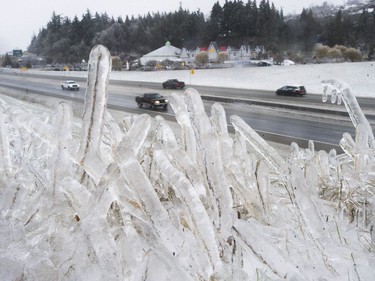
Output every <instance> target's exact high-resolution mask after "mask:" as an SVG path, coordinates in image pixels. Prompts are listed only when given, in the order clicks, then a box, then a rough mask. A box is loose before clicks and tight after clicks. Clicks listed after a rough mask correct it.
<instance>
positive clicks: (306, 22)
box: [28, 0, 375, 63]
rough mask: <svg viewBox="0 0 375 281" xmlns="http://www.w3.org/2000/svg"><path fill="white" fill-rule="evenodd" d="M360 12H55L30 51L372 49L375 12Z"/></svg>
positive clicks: (223, 8)
mask: <svg viewBox="0 0 375 281" xmlns="http://www.w3.org/2000/svg"><path fill="white" fill-rule="evenodd" d="M368 10H369V9H363V11H362V12H360V13H356V14H349V13H345V12H344V11H342V10H338V11H336V12H334V13H328V14H327V15H325V16H322V15H315V14H314V13H313V10H312V9H303V10H302V12H301V14H300V15H296V16H294V17H288V18H286V17H285V16H284V14H283V11H282V10H278V9H276V8H275V6H274V4H273V3H271V4H270V2H269V1H268V0H261V1H260V2H259V4H257V1H256V0H253V1H252V0H248V1H247V2H246V3H244V2H243V1H237V0H234V1H226V2H225V3H224V4H223V5H220V4H219V2H217V3H215V4H214V5H213V7H212V9H211V12H210V14H209V16H208V17H205V15H204V14H203V13H202V12H201V11H199V10H197V11H189V10H185V9H182V8H181V7H180V9H179V10H177V11H175V12H169V13H159V12H157V13H147V14H145V15H143V16H138V17H137V18H135V17H134V16H132V17H130V18H129V17H128V16H126V18H125V19H123V18H121V17H118V18H116V19H115V18H113V17H111V16H109V15H107V14H106V13H104V14H99V13H95V14H93V13H92V12H91V11H90V10H87V11H86V13H85V14H83V15H82V17H81V18H78V17H77V16H75V17H74V18H73V19H70V18H68V17H62V16H60V15H59V14H57V13H56V12H53V13H52V16H51V19H50V21H49V22H48V23H47V25H46V26H45V27H43V28H42V29H41V30H40V31H39V33H38V34H37V35H35V36H33V38H32V40H31V43H30V45H29V47H28V51H29V52H32V53H34V54H37V55H38V56H42V57H44V58H45V60H46V62H47V63H58V62H62V63H76V62H80V61H81V60H82V59H87V58H88V55H89V52H90V50H91V48H92V47H93V46H95V45H96V44H103V45H105V46H106V47H107V48H108V49H109V50H110V52H111V54H112V55H116V56H119V57H120V58H121V59H132V58H138V57H140V56H142V55H144V54H146V53H148V52H150V51H152V50H155V49H157V48H159V47H161V46H163V45H165V42H166V41H170V42H171V44H172V45H174V46H176V47H179V48H183V47H185V48H186V49H188V50H193V49H196V48H197V47H203V46H206V47H207V46H208V44H209V43H210V42H213V41H215V42H217V43H218V45H225V46H232V47H235V48H236V47H239V46H241V45H250V46H255V45H263V46H265V48H266V49H267V50H268V51H269V52H272V53H273V54H275V53H281V52H303V53H309V52H311V51H312V50H313V48H314V46H315V44H316V43H323V44H325V45H327V46H330V47H333V46H335V45H343V46H347V47H354V48H361V49H364V50H365V51H367V52H369V51H370V53H371V54H372V53H373V49H374V45H375V12H374V10H373V9H372V12H369V11H368Z"/></svg>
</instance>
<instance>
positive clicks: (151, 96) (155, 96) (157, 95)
mask: <svg viewBox="0 0 375 281" xmlns="http://www.w3.org/2000/svg"><path fill="white" fill-rule="evenodd" d="M145 97H147V98H149V99H158V98H162V96H161V95H160V94H157V93H153V94H145Z"/></svg>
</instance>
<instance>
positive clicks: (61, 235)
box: [0, 46, 375, 281]
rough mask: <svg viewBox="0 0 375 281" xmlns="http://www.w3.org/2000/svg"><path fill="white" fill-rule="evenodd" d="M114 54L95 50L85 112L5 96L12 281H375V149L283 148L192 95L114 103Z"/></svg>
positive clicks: (359, 121)
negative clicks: (155, 103) (158, 106)
mask: <svg viewBox="0 0 375 281" xmlns="http://www.w3.org/2000/svg"><path fill="white" fill-rule="evenodd" d="M109 58H110V56H109V53H108V51H107V50H106V48H104V47H103V46H97V47H96V48H94V49H93V50H92V52H91V54H90V62H89V72H88V87H87V92H86V95H85V105H84V107H85V109H84V114H83V117H82V119H79V120H77V119H75V118H74V117H73V114H72V109H71V107H70V106H69V105H68V104H66V103H60V104H59V105H58V106H57V107H56V109H55V110H50V109H48V108H45V107H40V106H36V105H34V106H31V105H29V104H25V103H23V102H21V101H18V100H15V99H12V98H10V97H1V98H0V134H1V138H0V206H1V210H0V211H1V213H0V277H1V278H0V279H1V280H7V281H8V280H38V281H41V280H94V281H95V280H158V281H160V280H183V281H185V280H236V281H242V280H319V281H322V280H373V279H374V278H375V267H374V266H373V264H374V262H375V256H374V250H375V249H374V246H375V234H374V232H373V228H374V224H375V216H374V214H375V210H374V208H375V207H374V206H375V202H374V198H375V197H374V192H375V173H374V170H375V147H374V136H373V132H372V131H371V129H370V128H369V127H368V126H367V120H366V119H365V118H364V116H363V114H362V112H361V110H360V108H359V107H358V104H357V103H356V99H355V97H354V95H353V94H352V93H351V91H350V90H349V88H348V87H347V86H346V85H345V84H344V83H342V82H339V81H336V80H327V81H325V82H324V86H325V92H324V100H328V99H332V101H333V102H337V101H343V103H344V104H345V106H346V108H347V109H348V111H349V112H350V116H351V118H352V121H353V125H354V126H355V127H356V130H357V135H356V139H355V140H353V139H352V138H351V136H349V135H344V136H343V139H342V141H341V143H340V145H341V146H342V148H343V151H344V154H337V153H336V151H335V150H331V151H329V152H328V153H327V152H325V151H315V150H314V144H313V143H312V142H310V143H309V147H308V149H300V148H299V147H298V146H297V145H296V144H291V152H290V155H289V156H288V157H283V156H281V155H280V154H279V153H278V152H277V151H276V150H275V149H274V148H273V147H272V146H270V145H269V144H267V143H266V142H265V141H264V140H263V139H262V138H261V137H260V136H259V135H258V134H257V133H256V132H255V131H254V130H252V128H251V127H249V125H247V124H246V123H245V122H244V121H243V120H242V119H240V118H239V117H238V116H232V117H231V119H230V120H231V121H230V122H231V123H232V124H233V126H234V128H235V134H234V135H230V134H229V133H228V130H227V123H226V122H227V121H226V120H227V119H226V116H225V111H224V109H223V107H222V106H221V105H220V104H217V103H216V104H214V105H213V106H212V109H211V114H210V115H207V114H206V112H205V110H204V108H203V104H202V101H201V99H200V95H199V93H198V92H196V91H195V90H193V89H189V90H187V91H186V92H185V93H184V94H182V93H174V94H172V95H171V97H170V102H171V106H172V108H173V110H174V111H175V114H176V120H177V123H178V125H179V128H178V129H177V130H176V128H173V129H172V128H171V127H170V126H169V125H168V123H167V122H166V121H165V120H164V119H163V118H162V117H160V116H157V117H155V118H151V117H150V116H149V115H146V114H143V115H129V116H125V117H124V118H123V119H122V120H121V121H119V122H117V121H115V119H114V118H113V117H112V116H111V114H110V113H109V112H108V111H107V109H106V101H107V88H108V75H109V69H110V59H109Z"/></svg>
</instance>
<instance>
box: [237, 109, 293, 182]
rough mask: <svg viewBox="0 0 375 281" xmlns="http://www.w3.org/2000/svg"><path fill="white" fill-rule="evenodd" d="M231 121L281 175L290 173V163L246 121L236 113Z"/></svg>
mask: <svg viewBox="0 0 375 281" xmlns="http://www.w3.org/2000/svg"><path fill="white" fill-rule="evenodd" d="M230 121H231V123H232V124H233V126H234V128H235V129H236V131H237V132H239V133H240V134H241V135H243V136H244V138H245V139H246V140H247V141H248V142H249V143H250V144H251V146H252V147H253V148H254V149H255V150H256V151H257V152H258V153H259V154H260V155H262V156H263V157H264V159H265V160H266V161H267V162H268V163H269V164H270V166H271V167H273V168H274V169H275V171H276V172H278V173H279V174H280V175H286V174H288V169H287V167H288V165H287V164H286V162H285V161H284V159H283V158H282V157H281V156H280V154H279V153H278V152H277V151H276V150H275V149H274V148H273V147H272V146H270V145H269V144H268V143H267V142H266V141H265V140H264V139H262V138H261V137H260V136H259V135H258V134H257V133H256V132H255V131H254V130H253V129H252V128H251V127H250V126H249V125H248V124H246V123H245V121H243V120H242V119H241V118H240V117H238V116H236V115H233V116H231V118H230Z"/></svg>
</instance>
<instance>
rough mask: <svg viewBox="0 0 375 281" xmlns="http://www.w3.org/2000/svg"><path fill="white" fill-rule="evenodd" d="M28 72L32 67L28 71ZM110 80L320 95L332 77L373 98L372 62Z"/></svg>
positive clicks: (120, 75) (136, 74)
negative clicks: (290, 89)
mask: <svg viewBox="0 0 375 281" xmlns="http://www.w3.org/2000/svg"><path fill="white" fill-rule="evenodd" d="M30 71H32V70H30ZM43 73H44V74H46V73H47V74H53V75H56V74H58V75H62V76H66V75H71V76H80V77H86V76H87V73H86V72H69V73H64V72H62V73H58V72H43ZM110 78H111V79H115V80H128V81H149V82H160V83H161V82H163V81H165V80H167V79H170V78H177V79H181V80H183V81H185V82H186V83H187V84H188V85H189V86H194V85H206V86H219V87H234V88H244V89H260V90H270V91H274V90H276V89H277V88H280V87H282V86H284V85H289V84H292V85H304V86H305V87H306V90H307V91H308V93H312V94H322V86H321V81H322V80H326V79H336V80H340V81H343V82H345V83H346V84H348V85H349V86H350V87H351V88H352V90H353V93H354V94H355V95H356V96H358V97H374V98H375V62H358V63H332V64H308V65H290V66H271V67H241V68H224V69H196V70H195V71H194V74H191V73H190V71H189V70H177V71H173V70H171V71H147V72H144V71H122V72H116V71H113V72H111V74H110Z"/></svg>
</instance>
